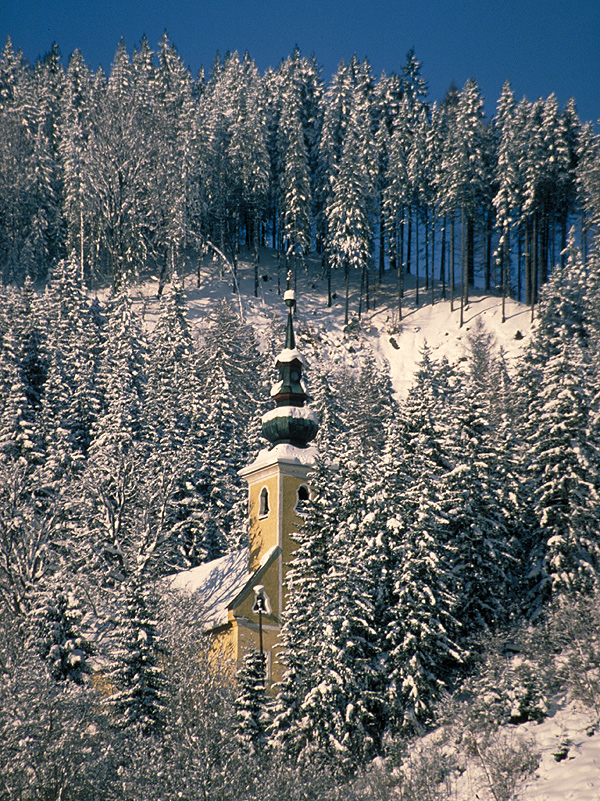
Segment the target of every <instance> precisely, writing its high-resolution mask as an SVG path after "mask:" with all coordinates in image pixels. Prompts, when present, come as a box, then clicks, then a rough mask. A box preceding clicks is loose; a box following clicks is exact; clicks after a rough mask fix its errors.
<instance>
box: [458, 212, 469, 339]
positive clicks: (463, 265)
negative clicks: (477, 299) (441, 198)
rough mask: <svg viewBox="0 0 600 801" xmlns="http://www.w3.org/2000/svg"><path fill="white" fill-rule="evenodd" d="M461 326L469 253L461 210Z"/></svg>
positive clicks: (463, 214)
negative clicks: (467, 251)
mask: <svg viewBox="0 0 600 801" xmlns="http://www.w3.org/2000/svg"><path fill="white" fill-rule="evenodd" d="M460 252H461V259H460V327H461V328H462V327H463V323H464V321H465V285H466V283H467V281H466V271H467V254H466V252H465V212H464V210H461V214H460Z"/></svg>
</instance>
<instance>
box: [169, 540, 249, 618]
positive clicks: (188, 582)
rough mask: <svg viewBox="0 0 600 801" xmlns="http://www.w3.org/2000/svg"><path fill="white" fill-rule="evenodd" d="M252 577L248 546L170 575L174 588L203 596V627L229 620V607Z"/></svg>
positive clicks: (171, 584)
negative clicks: (249, 567)
mask: <svg viewBox="0 0 600 801" xmlns="http://www.w3.org/2000/svg"><path fill="white" fill-rule="evenodd" d="M251 578H252V574H251V573H249V572H248V548H241V549H240V550H239V551H232V552H231V553H228V554H225V556H221V557H220V558H219V559H213V561H212V562H206V563H205V564H203V565H198V567H193V568H191V570H184V571H182V572H181V573H176V574H175V575H174V576H171V577H170V578H169V582H170V586H171V588H172V589H174V590H184V591H186V592H189V593H198V595H199V596H200V597H201V598H202V604H203V615H202V617H203V620H204V624H205V625H204V629H205V630H209V629H213V628H216V627H217V626H223V625H225V623H227V621H228V619H229V616H228V607H229V604H230V603H231V602H232V601H233V600H234V598H235V597H236V596H237V595H238V594H239V593H240V592H241V591H242V590H243V589H244V587H245V586H246V584H247V583H248V582H249V581H250V579H251Z"/></svg>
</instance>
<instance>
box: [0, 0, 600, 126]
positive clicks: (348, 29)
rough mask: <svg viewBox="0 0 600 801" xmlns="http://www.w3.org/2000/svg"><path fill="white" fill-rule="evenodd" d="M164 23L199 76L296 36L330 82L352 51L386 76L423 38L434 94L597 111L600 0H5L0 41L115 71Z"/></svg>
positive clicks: (584, 113)
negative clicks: (544, 101) (508, 89)
mask: <svg viewBox="0 0 600 801" xmlns="http://www.w3.org/2000/svg"><path fill="white" fill-rule="evenodd" d="M165 30H166V31H167V32H168V34H169V37H170V39H171V41H172V42H173V44H174V45H175V46H176V47H177V49H178V51H179V53H180V55H181V56H182V58H183V60H184V62H185V63H186V64H187V65H188V66H189V67H190V69H191V70H192V73H193V74H194V75H195V74H196V73H197V71H198V69H199V67H200V66H201V65H204V66H205V67H206V68H207V69H208V68H210V65H211V63H212V61H213V59H214V57H215V54H216V52H217V50H219V51H220V52H221V54H224V53H225V52H226V51H227V50H238V51H240V53H241V52H243V51H244V50H248V51H249V53H250V55H251V56H252V57H253V58H254V60H255V61H256V63H257V65H258V68H259V69H260V71H261V72H262V71H264V69H265V68H266V67H268V66H273V67H276V66H277V64H278V63H279V61H280V60H281V58H285V57H286V56H287V55H289V54H290V53H291V52H292V50H293V48H294V45H296V44H297V45H298V46H299V47H300V50H301V52H302V53H303V54H304V55H310V54H311V53H313V52H314V54H315V56H316V57H317V60H318V62H319V63H320V64H321V65H322V66H323V73H322V74H323V78H324V79H325V80H326V81H328V80H329V78H330V77H331V75H332V73H333V72H334V71H335V68H336V66H337V64H338V62H339V61H340V59H345V60H348V59H349V58H350V57H351V56H352V54H353V53H356V55H357V56H358V57H359V58H360V59H362V58H364V57H365V56H366V57H367V58H368V59H369V61H370V62H371V64H372V66H373V69H374V71H375V73H376V75H379V74H380V73H381V71H382V70H385V71H386V72H388V73H389V72H393V71H399V70H400V69H401V67H402V64H403V63H404V60H405V56H406V53H407V51H408V50H409V48H411V47H414V48H415V52H416V56H417V58H418V59H419V60H420V61H421V62H422V64H423V75H424V77H425V78H426V79H427V81H428V83H429V88H430V99H431V100H441V99H442V97H443V96H444V94H445V92H446V90H447V89H448V87H449V85H450V83H451V82H454V83H455V84H456V85H457V86H458V88H461V87H462V86H463V85H464V83H465V81H466V80H467V79H468V78H475V80H476V81H477V82H478V84H479V86H480V87H481V90H482V92H483V96H484V98H485V105H486V112H487V113H488V114H493V113H494V110H495V106H496V101H497V99H498V96H499V94H500V89H501V87H502V83H503V82H504V80H505V79H508V80H510V82H511V84H512V87H513V91H514V92H515V95H516V96H517V99H520V98H521V97H523V95H525V96H526V97H527V98H528V99H530V100H532V99H535V98H537V97H540V96H542V97H547V96H548V95H549V94H550V93H551V92H555V94H556V95H557V97H558V101H559V103H560V104H561V105H562V104H564V103H565V102H566V100H567V99H568V98H569V97H571V96H573V97H575V99H576V101H577V107H578V110H579V114H580V116H581V118H582V119H584V120H592V121H597V120H598V119H600V0H546V2H542V1H541V0H504V2H500V0H478V2H477V1H476V0H453V1H452V2H446V1H445V0H420V2H419V0H395V2H394V1H393V0H363V1H362V2H361V1H359V0H166V2H165V0H163V1H162V2H159V1H158V0H146V1H145V2H142V0H120V2H119V0H96V2H90V0H61V1H59V0H0V43H1V44H2V46H3V44H4V41H5V39H6V36H7V35H10V37H11V38H12V40H13V44H14V46H15V47H16V48H20V49H21V50H22V51H23V53H24V54H25V56H26V57H27V58H28V59H29V60H30V61H35V59H36V58H37V57H38V56H40V55H43V54H44V53H45V52H47V51H48V50H49V48H50V46H51V45H52V42H53V41H56V42H57V43H58V45H59V47H60V50H61V53H62V55H63V60H64V61H65V62H66V60H67V58H68V56H69V54H70V53H71V52H72V51H73V50H74V49H75V48H76V47H79V48H80V50H81V51H82V53H83V57H84V59H85V60H86V62H87V63H88V64H89V65H90V67H92V68H93V69H96V68H97V67H98V65H100V64H101V65H102V66H103V67H104V68H105V69H106V70H108V69H109V68H110V64H111V61H112V58H113V56H114V53H115V50H116V47H117V44H118V42H119V39H120V37H121V36H123V37H124V39H125V43H126V45H127V49H128V51H129V52H130V53H131V51H132V50H133V48H134V46H135V45H137V44H138V43H139V41H140V39H141V37H142V35H143V34H146V36H147V37H148V39H149V41H150V44H151V45H152V46H155V45H156V43H157V42H158V41H159V39H160V37H161V36H162V34H163V32H164V31H165Z"/></svg>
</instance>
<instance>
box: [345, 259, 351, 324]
mask: <svg viewBox="0 0 600 801" xmlns="http://www.w3.org/2000/svg"><path fill="white" fill-rule="evenodd" d="M344 270H345V273H346V275H345V278H346V301H345V304H344V325H348V319H349V317H348V296H349V294H350V267H349V266H348V259H346V261H345V262H344Z"/></svg>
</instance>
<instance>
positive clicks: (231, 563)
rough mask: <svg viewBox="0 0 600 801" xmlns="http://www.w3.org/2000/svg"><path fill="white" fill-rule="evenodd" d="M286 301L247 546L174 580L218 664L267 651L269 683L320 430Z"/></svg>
mask: <svg viewBox="0 0 600 801" xmlns="http://www.w3.org/2000/svg"><path fill="white" fill-rule="evenodd" d="M284 301H285V304H286V306H287V307H288V316H287V329H286V338H285V346H284V348H283V350H282V351H281V352H280V354H279V355H278V357H277V361H276V367H277V369H278V370H279V380H278V381H277V382H276V383H275V384H274V385H273V387H272V389H271V397H272V398H273V400H274V401H275V404H276V405H275V408H274V409H272V410H271V411H269V412H267V413H266V414H265V415H263V418H262V433H263V436H264V437H265V438H266V439H267V440H268V441H269V443H270V446H269V447H268V448H265V449H264V450H262V451H261V452H260V453H259V454H258V456H257V457H256V459H255V460H254V461H253V462H252V463H251V464H249V465H248V466H247V467H245V468H243V469H242V470H240V476H242V477H243V478H244V479H245V480H246V481H247V483H248V509H249V544H248V547H246V548H242V549H241V550H239V551H235V552H232V553H229V554H226V555H225V556H223V557H221V558H220V559H215V560H214V561H212V562H208V563H206V564H203V565H199V566H198V567H195V568H192V569H191V570H186V571H183V572H181V573H178V574H177V575H175V576H173V577H172V580H171V586H172V587H173V588H174V589H181V590H186V591H188V592H194V593H197V594H198V597H199V599H200V600H201V602H202V605H203V610H204V611H203V620H204V631H205V633H207V634H209V635H210V637H211V642H212V648H213V650H214V652H215V654H216V656H217V658H218V659H223V660H224V661H226V662H228V663H229V664H231V665H232V666H233V667H235V666H236V665H238V664H239V663H241V661H242V660H243V657H244V654H245V653H247V652H248V651H249V650H252V649H254V650H256V651H262V652H263V653H264V655H265V661H266V673H267V676H266V678H267V685H268V686H270V685H271V684H273V683H275V682H279V681H280V680H281V678H282V665H281V661H280V658H279V656H280V642H279V632H280V629H281V615H282V612H283V610H284V609H285V604H286V585H285V578H286V572H287V566H288V565H289V563H290V560H291V558H292V556H293V553H294V550H295V548H296V547H297V545H296V543H295V541H294V532H296V531H298V527H299V526H301V525H302V503H303V502H304V501H306V500H308V498H309V492H310V490H309V486H308V482H307V477H308V475H309V473H310V471H311V469H312V468H313V467H314V465H315V459H316V455H317V453H316V449H315V447H314V446H312V445H310V443H311V442H312V440H314V438H315V436H316V434H317V431H318V421H317V416H316V414H315V413H314V412H313V411H312V410H311V409H310V408H309V407H308V406H307V405H306V399H307V395H306V392H305V389H304V385H303V381H302V367H303V360H302V356H301V355H300V353H299V352H298V350H297V349H296V341H295V336H294V322H293V312H294V306H295V297H294V291H293V290H291V289H288V290H287V291H286V292H285V294H284Z"/></svg>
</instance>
